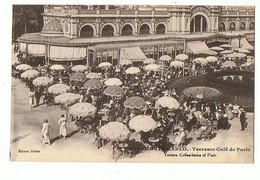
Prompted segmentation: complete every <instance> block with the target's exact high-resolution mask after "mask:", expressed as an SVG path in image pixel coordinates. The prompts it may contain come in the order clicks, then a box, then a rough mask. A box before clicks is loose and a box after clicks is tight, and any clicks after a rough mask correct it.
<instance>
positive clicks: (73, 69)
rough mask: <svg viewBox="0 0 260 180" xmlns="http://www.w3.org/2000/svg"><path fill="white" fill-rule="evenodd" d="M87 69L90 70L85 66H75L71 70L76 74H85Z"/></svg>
mask: <svg viewBox="0 0 260 180" xmlns="http://www.w3.org/2000/svg"><path fill="white" fill-rule="evenodd" d="M87 69H88V67H87V66H84V65H76V66H73V67H72V68H71V70H72V71H74V72H84V71H86V70H87Z"/></svg>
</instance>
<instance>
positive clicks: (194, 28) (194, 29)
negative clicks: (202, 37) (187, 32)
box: [193, 17, 196, 32]
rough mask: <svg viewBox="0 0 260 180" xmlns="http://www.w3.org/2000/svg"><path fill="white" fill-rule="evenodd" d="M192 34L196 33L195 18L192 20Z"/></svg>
mask: <svg viewBox="0 0 260 180" xmlns="http://www.w3.org/2000/svg"><path fill="white" fill-rule="evenodd" d="M193 32H196V18H195V17H194V18H193Z"/></svg>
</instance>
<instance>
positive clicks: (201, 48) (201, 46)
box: [187, 41, 212, 55]
mask: <svg viewBox="0 0 260 180" xmlns="http://www.w3.org/2000/svg"><path fill="white" fill-rule="evenodd" d="M187 50H188V51H191V52H192V53H193V54H197V55H198V54H212V51H211V50H210V49H209V47H208V46H207V45H206V43H205V42H201V41H191V42H187Z"/></svg>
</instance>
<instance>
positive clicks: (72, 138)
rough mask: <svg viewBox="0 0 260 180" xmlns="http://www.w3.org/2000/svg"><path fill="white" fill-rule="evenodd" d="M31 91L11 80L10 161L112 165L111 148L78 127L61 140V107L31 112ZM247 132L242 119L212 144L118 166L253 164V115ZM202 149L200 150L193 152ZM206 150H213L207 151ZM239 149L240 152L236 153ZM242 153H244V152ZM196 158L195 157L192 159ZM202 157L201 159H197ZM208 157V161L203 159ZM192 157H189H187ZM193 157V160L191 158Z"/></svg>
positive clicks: (146, 155) (154, 153) (138, 158)
mask: <svg viewBox="0 0 260 180" xmlns="http://www.w3.org/2000/svg"><path fill="white" fill-rule="evenodd" d="M28 94H29V89H28V88H27V87H26V86H25V83H23V82H21V81H20V80H19V79H14V78H12V107H11V135H10V141H11V144H10V160H11V161H66V162H113V161H115V160H114V159H113V158H112V154H113V152H112V146H111V144H107V145H105V146H103V147H101V148H100V149H97V148H96V147H95V143H94V136H93V135H92V134H85V135H80V134H79V133H78V132H77V131H75V130H76V127H75V124H74V123H70V124H68V130H67V131H68V134H69V136H68V138H67V139H66V140H64V139H62V138H59V137H58V134H59V125H58V120H59V118H60V116H61V114H65V111H62V110H61V109H60V107H58V106H50V107H46V105H45V104H42V105H40V106H38V107H35V108H32V109H31V108H30V106H29V99H28ZM247 116H248V128H247V129H246V130H245V131H240V122H239V119H233V120H232V121H230V123H231V128H230V129H229V130H223V131H222V130H219V131H218V132H217V135H216V137H214V138H213V139H211V140H210V141H204V140H196V138H195V136H196V134H195V135H191V136H190V137H191V138H193V140H192V141H191V142H190V143H189V144H188V145H187V147H186V148H184V149H173V150H171V151H168V152H167V156H165V154H164V153H163V152H162V151H157V150H147V151H144V152H142V153H140V154H137V155H136V156H135V157H132V158H130V157H128V156H124V157H123V156H120V157H119V158H118V159H117V162H208V163H212V162H220V163H225V162H229V163H231V162H232V163H235V162H238V163H252V162H253V129H254V123H253V113H248V114H247ZM44 119H48V120H49V122H50V126H51V130H50V132H51V133H50V138H51V141H52V144H51V145H45V144H42V142H41V128H42V123H43V120H44ZM194 148H201V149H194ZM204 148H211V149H214V150H212V151H204ZM237 148H239V149H237ZM242 150H243V151H242ZM192 154H193V155H192ZM196 155H197V156H199V155H200V156H202V157H196ZM204 155H205V157H203V156H204ZM188 156H190V157H188ZM191 156H192V157H191Z"/></svg>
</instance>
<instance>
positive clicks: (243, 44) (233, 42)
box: [231, 38, 255, 50]
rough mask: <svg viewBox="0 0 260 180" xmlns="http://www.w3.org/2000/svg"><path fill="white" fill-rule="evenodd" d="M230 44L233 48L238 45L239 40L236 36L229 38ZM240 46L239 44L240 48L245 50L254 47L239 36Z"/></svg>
mask: <svg viewBox="0 0 260 180" xmlns="http://www.w3.org/2000/svg"><path fill="white" fill-rule="evenodd" d="M231 46H233V47H234V48H238V47H239V40H238V38H236V39H232V40H231ZM240 46H241V48H243V49H247V50H254V49H255V48H254V47H253V46H252V45H251V44H249V43H248V41H247V39H246V38H241V40H240Z"/></svg>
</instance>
